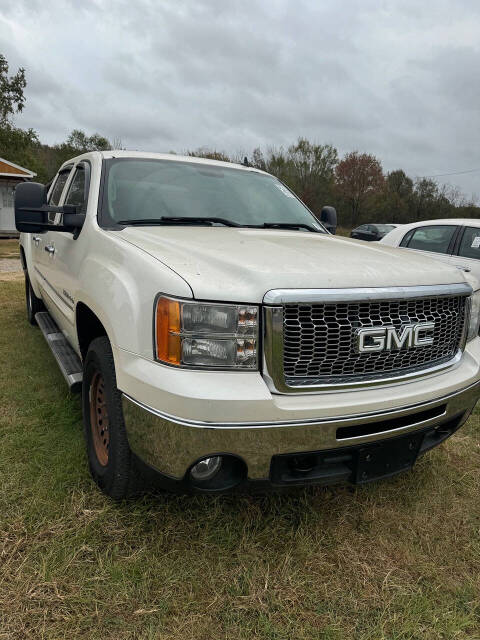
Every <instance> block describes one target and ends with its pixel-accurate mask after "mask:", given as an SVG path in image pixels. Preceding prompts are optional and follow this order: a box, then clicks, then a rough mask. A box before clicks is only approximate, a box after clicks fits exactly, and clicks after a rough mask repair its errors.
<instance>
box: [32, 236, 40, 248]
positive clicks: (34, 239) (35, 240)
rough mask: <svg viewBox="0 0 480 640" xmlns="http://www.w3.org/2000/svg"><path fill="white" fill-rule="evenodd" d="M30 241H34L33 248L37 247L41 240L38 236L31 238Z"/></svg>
mask: <svg viewBox="0 0 480 640" xmlns="http://www.w3.org/2000/svg"><path fill="white" fill-rule="evenodd" d="M32 240H33V241H34V243H35V246H36V247H38V245H39V243H40V240H41V238H40V237H39V236H33V238H32Z"/></svg>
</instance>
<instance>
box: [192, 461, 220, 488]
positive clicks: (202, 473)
mask: <svg viewBox="0 0 480 640" xmlns="http://www.w3.org/2000/svg"><path fill="white" fill-rule="evenodd" d="M221 466H222V458H221V457H220V456H213V457H212V458H204V459H203V460H200V462H197V464H196V465H195V466H194V467H192V468H191V470H190V474H191V476H192V478H193V479H194V480H197V481H201V482H204V481H205V480H210V479H211V478H213V476H215V475H216V474H217V473H218V472H219V471H220V468H221Z"/></svg>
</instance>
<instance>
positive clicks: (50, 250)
mask: <svg viewBox="0 0 480 640" xmlns="http://www.w3.org/2000/svg"><path fill="white" fill-rule="evenodd" d="M45 251H46V252H47V253H55V247H54V246H53V244H47V246H46V247H45Z"/></svg>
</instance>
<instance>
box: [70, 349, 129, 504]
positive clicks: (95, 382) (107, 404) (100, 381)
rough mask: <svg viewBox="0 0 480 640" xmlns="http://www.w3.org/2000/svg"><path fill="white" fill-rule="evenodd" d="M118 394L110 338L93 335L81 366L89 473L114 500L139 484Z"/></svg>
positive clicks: (126, 494)
mask: <svg viewBox="0 0 480 640" xmlns="http://www.w3.org/2000/svg"><path fill="white" fill-rule="evenodd" d="M121 398H122V396H121V392H120V391H119V390H118V388H117V380H116V375H115V364H114V361H113V353H112V348H111V346H110V342H109V340H108V338H107V337H100V338H95V339H94V340H93V341H92V342H91V344H90V346H89V348H88V352H87V355H86V357H85V361H84V367H83V384H82V407H83V425H84V431H85V440H86V445H87V457H88V465H89V468H90V473H91V474H92V477H93V479H94V480H95V482H96V483H97V485H98V486H99V488H100V489H101V490H102V491H103V493H105V494H106V495H107V496H110V497H111V498H113V499H114V500H122V499H123V498H127V497H128V496H130V495H132V494H134V493H135V492H136V491H138V489H139V487H140V478H139V474H138V471H137V470H136V469H135V467H134V464H133V460H132V453H131V451H130V447H129V445H128V439H127V432H126V429H125V421H124V418H123V410H122V399H121Z"/></svg>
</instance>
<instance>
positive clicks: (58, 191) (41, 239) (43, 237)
mask: <svg viewBox="0 0 480 640" xmlns="http://www.w3.org/2000/svg"><path fill="white" fill-rule="evenodd" d="M71 170H72V165H70V166H68V167H65V168H64V169H62V170H61V171H59V172H58V175H57V177H56V178H55V181H54V184H53V186H52V188H51V189H50V192H49V196H48V202H49V204H53V205H55V206H57V205H58V204H59V203H60V201H61V198H62V194H63V191H64V189H65V185H66V183H67V180H68V177H69V175H70V173H71ZM57 218H58V214H56V213H49V214H48V222H49V223H50V224H55V223H56V221H57ZM56 235H57V232H56V231H45V232H44V233H34V234H32V251H33V260H34V268H35V269H36V271H37V282H38V284H39V286H40V288H41V289H42V298H43V300H44V302H45V304H46V306H47V308H48V310H49V311H50V313H51V314H52V315H53V317H54V318H55V320H57V311H56V310H57V306H58V303H57V293H56V291H55V288H54V286H53V278H52V273H53V271H54V256H55V237H56ZM57 322H58V320H57Z"/></svg>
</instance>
